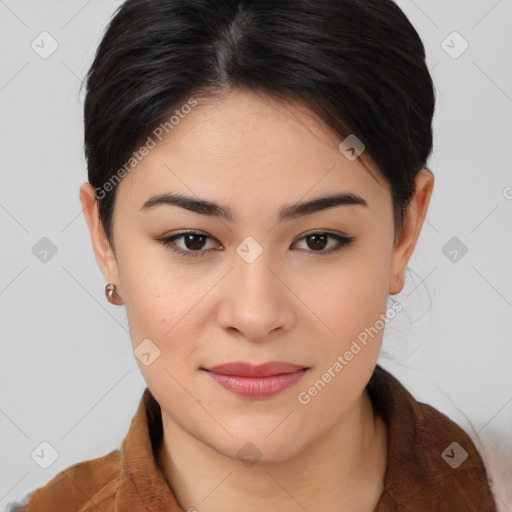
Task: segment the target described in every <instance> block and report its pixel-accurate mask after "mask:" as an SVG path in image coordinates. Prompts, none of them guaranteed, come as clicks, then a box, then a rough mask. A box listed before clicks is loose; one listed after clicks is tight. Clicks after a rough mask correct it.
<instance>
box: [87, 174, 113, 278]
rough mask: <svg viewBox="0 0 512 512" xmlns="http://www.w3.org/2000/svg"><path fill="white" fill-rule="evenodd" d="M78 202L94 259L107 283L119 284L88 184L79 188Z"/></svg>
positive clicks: (111, 251)
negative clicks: (87, 230)
mask: <svg viewBox="0 0 512 512" xmlns="http://www.w3.org/2000/svg"><path fill="white" fill-rule="evenodd" d="M80 202H81V203H82V210H83V212H84V217H85V220H86V222H87V227H88V228H89V234H90V236H91V243H92V248H93V251H94V257H95V258H96V262H97V263H98V266H99V267H100V270H101V273H102V274H103V277H104V278H105V280H106V282H107V283H119V276H118V268H117V260H116V257H115V254H114V251H113V250H112V247H111V245H110V243H109V241H108V239H107V236H106V234H105V230H104V229H103V225H102V223H101V220H100V217H99V211H98V201H97V199H96V196H95V195H94V189H93V187H92V185H91V184H90V183H89V182H86V183H84V184H83V185H82V186H81V187H80Z"/></svg>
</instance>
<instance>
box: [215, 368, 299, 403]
mask: <svg viewBox="0 0 512 512" xmlns="http://www.w3.org/2000/svg"><path fill="white" fill-rule="evenodd" d="M306 371H307V370H298V371H296V372H292V373H283V374H280V375H270V376H268V377H239V376H237V375H220V374H218V373H213V372H208V371H207V372H206V373H207V374H208V375H209V376H210V377H211V378H212V379H213V380H215V381H216V382H218V383H219V384H220V385H221V386H222V387H223V388H225V389H227V390H228V391H231V392H232V393H234V394H235V395H239V396H251V397H256V398H263V397H267V396H273V395H277V394H278V393H280V392H281V391H284V390H285V389H288V388H289V387H291V386H293V385H295V384H297V382H299V380H300V379H302V377H303V375H304V374H305V373H306Z"/></svg>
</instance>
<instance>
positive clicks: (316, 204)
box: [141, 192, 368, 221]
mask: <svg viewBox="0 0 512 512" xmlns="http://www.w3.org/2000/svg"><path fill="white" fill-rule="evenodd" d="M160 205H167V206H179V207H180V208H184V209H186V210H190V211H192V212H195V213H200V214H201V215H209V216H212V217H217V218H224V219H226V220H230V221H231V220H233V215H232V212H231V209H230V208H229V207H227V206H222V205H220V204H218V203H214V202H212V201H207V200H205V199H197V198H195V197H190V196H185V195H183V194H159V195H156V196H153V197H151V198H150V199H148V200H147V201H146V202H145V203H144V204H143V205H142V207H141V211H147V210H149V209H151V208H154V207H155V206H160ZM353 205H358V206H365V207H367V206H368V203H367V202H366V201H365V200H364V199H363V198H362V197H360V196H358V195H356V194H353V193H351V192H341V193H338V194H333V195H328V196H324V197H317V198H315V199H312V200H310V201H305V202H302V203H295V204H290V205H285V206H283V207H282V208H281V210H280V211H279V220H280V221H282V220H290V219H295V218H297V217H302V216H305V215H311V214H312V213H315V212H319V211H322V210H327V209H329V208H334V207H336V206H353Z"/></svg>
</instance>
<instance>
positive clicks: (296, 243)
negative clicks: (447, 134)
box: [80, 90, 434, 512]
mask: <svg viewBox="0 0 512 512" xmlns="http://www.w3.org/2000/svg"><path fill="white" fill-rule="evenodd" d="M340 142H342V141H341V140H340V139H339V138H337V137H336V136H334V135H333V134H332V133H331V132H330V131H329V130H328V129H327V128H326V127H325V126H324V125H323V124H321V123H320V122H319V121H318V120H317V119H316V118H315V117H314V116H313V115H312V114H310V113H309V112H308V111H307V110H306V108H305V107H303V106H299V105H296V104H291V103H287V104H285V103H282V102H279V101H277V100H271V99H269V98H265V97H262V96H259V95H256V94H254V93H251V92H247V91H240V90H236V91H232V92H231V94H225V95H224V96H223V97H220V98H217V99H215V100H212V99H210V100H209V101H204V102H200V103H199V104H198V106H196V107H195V108H194V109H193V110H192V111H191V112H190V113H189V114H188V115H187V116H186V117H185V118H184V119H181V120H180V122H179V124H178V125H176V126H175V127H174V129H173V130H172V131H171V132H169V134H167V135H166V136H165V138H163V140H162V141H161V142H160V143H158V145H157V147H155V148H154V149H152V150H151V151H150V153H149V155H148V156H146V157H145V158H144V160H143V161H142V162H140V163H139V164H138V165H137V167H136V168H135V169H134V170H133V171H132V172H131V173H129V174H128V175H127V176H126V177H125V178H124V179H123V180H122V181H121V183H120V184H119V185H118V190H117V197H116V203H115V208H114V217H113V239H114V247H115V251H114V250H113V249H112V247H111V246H110V245H109V244H108V242H107V240H106V237H105V234H104V231H103V228H102V226H101V223H100V222H99V218H98V213H97V206H96V203H95V199H94V195H93V190H92V188H91V186H90V185H89V184H88V183H85V184H84V185H83V186H82V187H81V190H80V199H81V202H82V206H83V208H84V214H85V217H86V221H87V224H88V227H89V230H90V234H91V239H92V244H93V249H94V253H95V257H96V260H97V262H98V265H99V266H100V269H101V271H102V273H103V276H104V278H105V280H106V282H107V283H115V284H116V285H117V287H118V292H119V295H120V296H121V297H122V299H123V300H124V304H125V306H126V311H127V316H128V320H129V325H130V332H131V341H132V346H133V348H134V349H135V348H136V347H137V346H138V345H139V344H140V343H141V342H142V340H144V339H150V340H151V341H152V342H153V343H154V344H155V345H156V346H158V348H159V350H160V356H159V357H158V358H157V359H155V361H154V362H153V363H152V364H151V365H149V366H145V365H143V364H142V363H141V362H140V361H139V360H138V359H137V364H138V365H139V368H140V371H141V372H142V375H143V377H144V379H145V380H146V382H147V385H148V387H149V389H150V390H151V392H152V393H153V395H154V396H155V398H156V399H157V401H158V402H159V403H160V405H161V408H162V417H163V428H164V440H163V442H162V444H161V445H160V446H159V448H158V453H157V459H158V462H159V464H160V465H161V467H162V471H163V473H164V475H165V477H166V479H167V481H168V482H169V484H170V486H171V487H172V489H173V491H174V493H175V495H176V497H177V499H178V501H179V502H180V504H181V506H182V507H183V508H184V510H189V508H191V507H194V508H195V509H197V510H198V511H200V512H209V511H219V510H222V511H223V512H230V511H235V510H240V507H241V506H242V504H243V509H244V510H247V511H261V510H280V511H296V510H302V508H301V507H304V508H305V509H307V510H308V511H309V512H314V511H321V510H334V509H336V510H351V511H372V510H373V507H374V506H375V504H376V503H377V501H378V498H379V496H380V494H381V492H382V489H383V479H384V473H385V469H386V454H387V430H386V426H385V424H384V422H383V421H382V420H381V419H380V418H379V417H378V416H377V415H375V414H374V411H373V408H372V405H371V401H370V400H369V397H368V395H367V393H366V392H365V391H364V387H365V385H366V384H367V382H368V380H369V379H370V376H371V374H372V371H373V369H374V367H375V364H376V361H377V357H378V354H379V351H380V347H381V342H382V335H383V330H382V329H381V330H379V333H378V334H377V335H375V336H374V337H373V338H370V341H369V342H368V344H367V345H366V346H365V347H364V348H363V349H362V350H361V351H360V352H359V353H357V355H355V356H354V357H353V359H352V360H351V361H349V362H348V364H347V365H346V366H344V368H343V370H342V371H340V372H338V373H335V375H336V376H335V377H333V378H332V379H331V381H330V382H329V383H328V384H327V385H326V386H325V387H324V388H323V389H322V390H321V391H320V392H319V393H318V394H317V395H316V396H314V397H312V398H311V400H310V402H309V403H308V404H306V405H304V404H302V403H300V402H299V400H298V394H299V393H300V392H303V391H307V390H308V388H309V387H311V386H312V385H313V384H314V383H315V381H317V380H318V379H320V378H321V377H322V375H323V374H324V373H325V372H327V371H328V369H329V367H332V366H333V363H334V362H335V361H336V360H337V358H338V356H340V355H343V354H344V353H345V352H346V351H347V350H348V349H349V348H350V346H351V343H352V342H353V340H355V339H356V337H357V336H358V334H359V333H361V332H362V331H364V329H365V328H369V327H370V326H374V325H375V323H376V322H377V321H378V319H379V315H381V314H386V311H387V310H388V309H389V306H388V304H387V299H388V295H389V294H391V295H393V294H396V293H399V292H400V291H401V290H402V288H403V285H404V270H405V267H406V265H407V262H408V260H409V258H410V256H411V254H412V252H413V250H414V247H415V245H416V242H417V239H418V236H419V234H420V231H421V228H422V224H423V220H424V218H425V215H426V213H427V209H428V204H429V201H430V196H431V193H432V189H433V183H434V177H433V175H432V173H431V172H430V171H429V170H427V169H425V170H422V171H421V172H420V173H419V174H418V175H417V178H416V191H415V196H414V198H413V200H412V202H411V205H410V207H409V209H408V211H407V213H406V216H405V219H404V230H403V233H402V236H401V238H400V240H399V241H398V243H397V244H396V245H394V244H393V241H394V225H393V215H392V200H391V192H390V188H389V185H388V184H387V183H386V182H385V181H384V179H383V178H382V177H380V175H379V174H378V172H377V171H376V170H375V172H373V173H370V172H368V171H367V170H365V169H364V168H363V167H362V165H361V163H360V160H359V159H357V160H355V161H353V162H352V161H350V160H349V159H347V158H346V157H345V156H344V155H343V154H342V153H341V152H340V151H339V149H338V144H339V143H340ZM166 192H167V193H183V194H187V195H191V196H197V197H199V198H201V199H208V200H210V201H215V202H218V203H220V204H222V205H225V206H229V207H230V209H231V212H232V214H233V219H232V220H227V219H219V218H214V217H209V216H206V215H202V214H199V213H194V212H191V211H188V210H185V209H182V208H180V207H177V206H167V205H159V206H156V207H154V208H152V209H148V210H147V211H144V212H141V211H140V209H141V206H142V204H143V203H144V202H145V201H146V200H147V199H149V198H150V197H151V196H153V195H157V194H161V193H166ZM334 192H352V193H354V194H357V195H360V196H362V197H363V198H364V199H365V200H366V202H367V203H368V206H367V207H365V206H361V205H350V206H337V207H334V208H330V209H327V210H324V211H320V212H315V213H313V214H310V215H306V216H303V217H298V218H295V219H292V220H285V221H279V220H278V211H279V210H280V208H281V207H283V206H284V205H290V204H295V203H297V202H300V201H305V200H309V199H313V198H316V197H319V196H324V195H329V194H332V193H334ZM186 229H193V230H198V231H200V232H202V233H205V234H208V235H209V236H210V237H211V238H207V239H202V240H201V239H199V242H202V246H201V245H200V244H198V245H196V246H193V245H190V244H189V246H188V247H192V250H194V248H196V247H199V249H195V250H196V252H197V251H198V250H199V251H203V252H202V253H201V254H202V256H201V255H200V256H199V257H196V258H192V257H184V256H180V255H178V254H175V253H173V252H172V251H171V250H170V249H169V248H166V247H165V246H164V245H163V244H162V243H161V242H160V241H158V239H162V238H164V237H165V236H170V235H173V234H176V233H178V232H180V231H182V230H186ZM325 231H327V232H330V233H335V234H345V235H347V236H350V237H354V238H355V241H354V242H353V243H352V245H348V246H344V247H342V248H341V249H340V250H339V251H335V252H329V250H330V249H331V248H336V247H337V246H338V242H337V241H336V240H335V239H330V238H328V239H327V241H326V245H325V246H322V245H321V244H320V245H315V244H314V243H312V242H311V239H309V243H308V239H307V238H304V237H305V235H306V234H307V235H310V234H312V232H325ZM249 236H250V237H253V238H254V239H255V240H256V241H257V243H258V244H259V246H261V248H262V250H263V252H262V253H261V254H260V256H259V257H258V258H257V259H256V260H255V261H253V262H252V263H247V261H245V260H244V259H243V258H241V257H240V256H239V254H238V253H237V252H236V249H237V247H238V246H239V245H240V244H241V243H242V242H243V241H244V240H245V239H246V237H249ZM175 244H176V245H177V246H178V248H181V249H182V250H185V251H186V250H187V246H186V245H185V239H184V238H180V239H177V240H175ZM188 250H189V251H191V249H190V248H189V249H188ZM232 361H248V362H251V363H253V364H259V363H263V362H267V361H286V362H291V363H295V364H300V365H302V366H304V367H308V368H309V370H308V371H307V372H306V374H305V375H304V376H303V378H302V379H301V380H300V381H299V383H298V384H297V385H296V386H294V387H292V388H289V389H287V390H285V391H283V392H281V393H280V394H278V395H275V396H272V397H266V398H262V399H261V398H260V399H257V398H247V397H239V396H236V395H234V394H232V393H230V392H229V391H227V390H225V389H224V388H222V387H221V386H220V385H218V384H217V383H216V382H214V381H213V380H212V379H211V378H210V377H209V376H208V375H207V374H206V373H205V372H204V371H202V370H201V368H204V367H208V366H211V365H215V364H220V363H224V362H232ZM248 442H250V443H252V444H253V445H254V446H256V447H257V449H258V451H259V453H260V454H261V455H260V456H261V458H260V459H259V461H258V462H257V463H256V464H255V465H252V466H250V467H249V466H246V465H245V464H243V463H242V462H241V461H240V460H239V458H238V456H237V453H238V451H239V450H240V449H241V448H242V447H243V446H244V445H246V443H248ZM170 454H172V458H171V456H170ZM212 490H213V491H212ZM299 504H300V505H299ZM334 505H335V506H334Z"/></svg>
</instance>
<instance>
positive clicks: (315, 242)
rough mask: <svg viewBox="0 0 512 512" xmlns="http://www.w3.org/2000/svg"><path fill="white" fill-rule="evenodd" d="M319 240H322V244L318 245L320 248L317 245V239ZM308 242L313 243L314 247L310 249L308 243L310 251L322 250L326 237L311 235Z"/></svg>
mask: <svg viewBox="0 0 512 512" xmlns="http://www.w3.org/2000/svg"><path fill="white" fill-rule="evenodd" d="M319 238H321V239H322V242H323V243H322V242H321V243H320V246H319V245H318V239H319ZM308 239H309V241H311V240H312V241H313V245H314V247H311V246H310V244H309V243H308V245H309V247H310V249H315V248H316V249H323V248H324V247H325V241H326V239H327V237H326V235H311V236H309V237H308Z"/></svg>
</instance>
